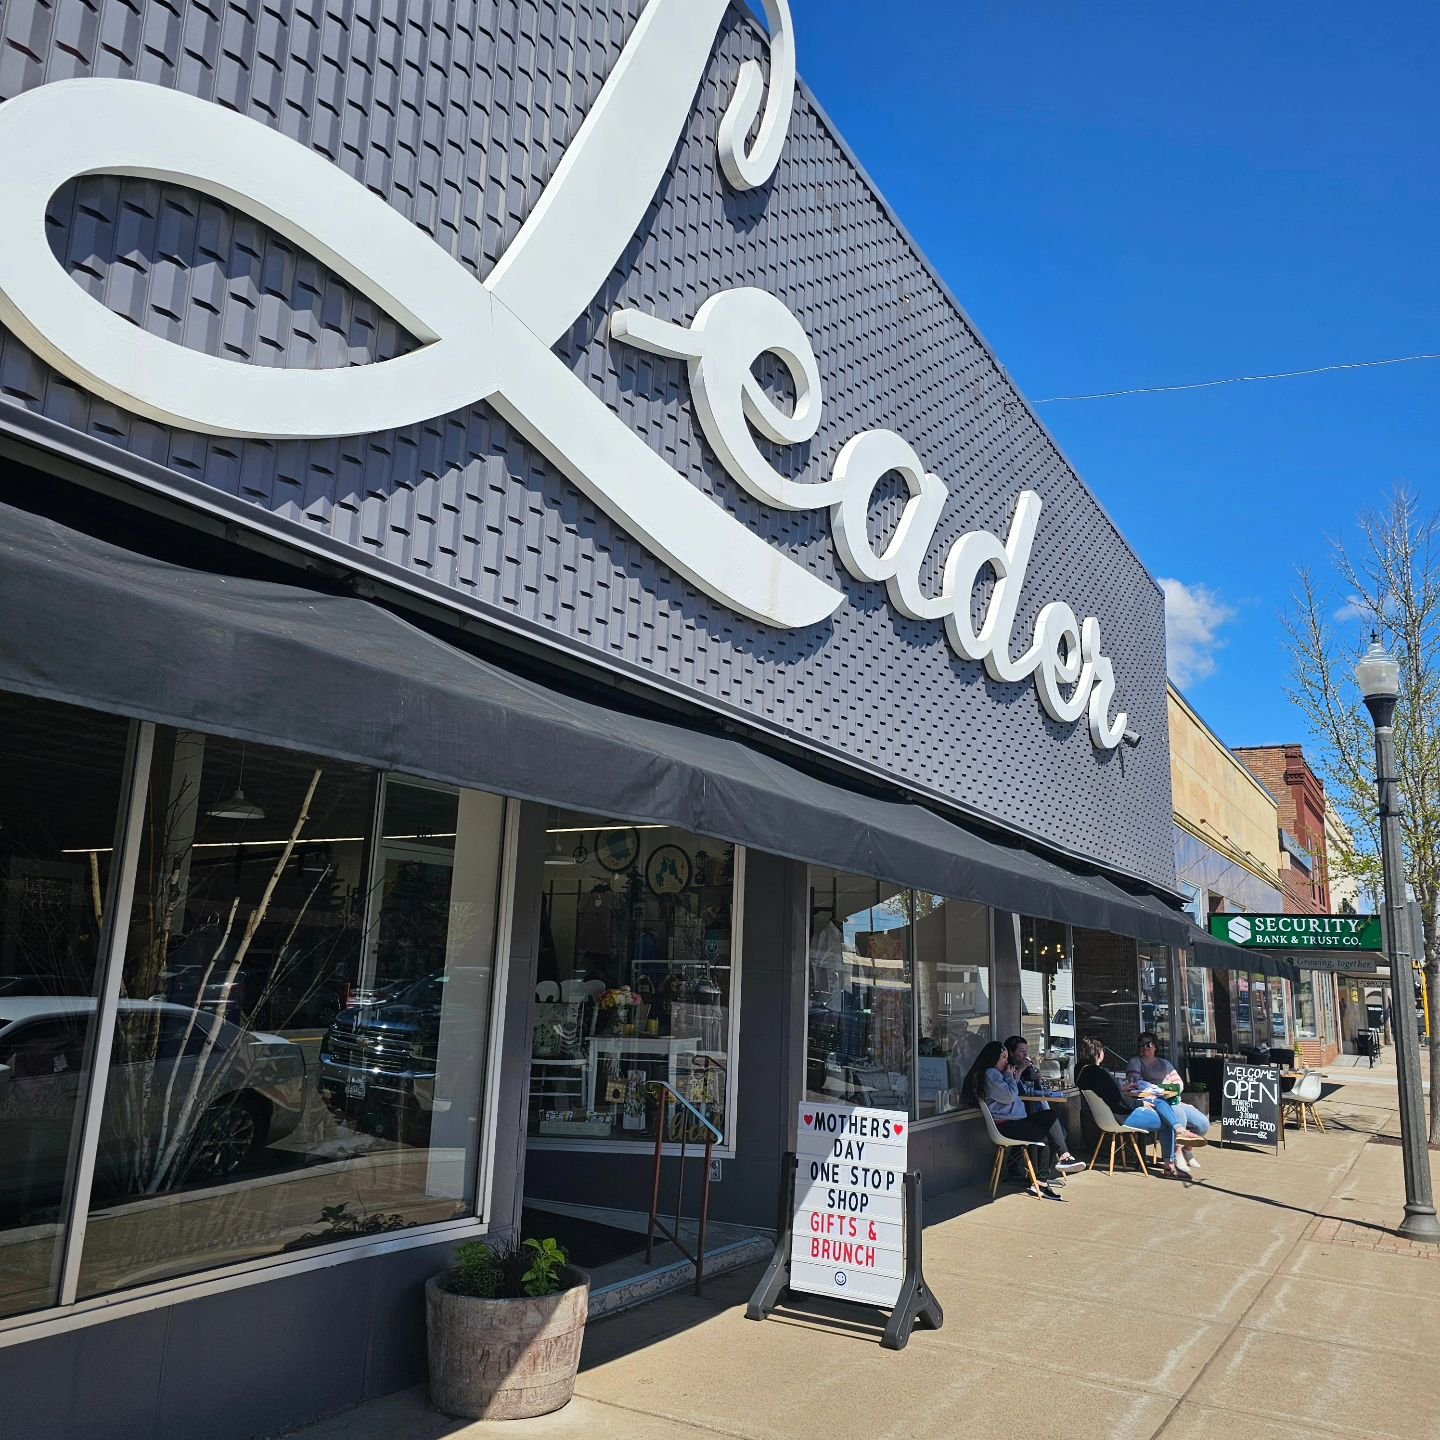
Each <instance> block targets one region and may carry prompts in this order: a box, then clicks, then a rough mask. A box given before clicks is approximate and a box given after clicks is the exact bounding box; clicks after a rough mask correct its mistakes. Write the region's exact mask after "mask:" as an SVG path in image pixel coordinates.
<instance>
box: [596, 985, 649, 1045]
mask: <svg viewBox="0 0 1440 1440" xmlns="http://www.w3.org/2000/svg"><path fill="white" fill-rule="evenodd" d="M595 1003H596V1006H597V1007H598V1010H599V1025H598V1027H597V1028H598V1029H600V1030H602V1031H603V1032H605V1033H607V1034H611V1035H613V1034H618V1033H619V1032H620V1031H621V1030H623V1029H624V1027H625V1025H626V1023H627V1022H629V1021H630V1020H631V1019H632V1017H633V1016H634V1014H635V1007H636V1006H637V1005H638V1004H639V1003H640V997H639V996H638V995H637V994H636V993H635V992H634V991H633V990H631V989H630V988H629V987H628V986H624V985H620V986H612V987H611V988H610V989H609V990H602V991H601V992H600V994H599V996H598V997H597V999H596V1001H595Z"/></svg>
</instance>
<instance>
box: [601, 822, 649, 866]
mask: <svg viewBox="0 0 1440 1440" xmlns="http://www.w3.org/2000/svg"><path fill="white" fill-rule="evenodd" d="M639 855H640V832H639V831H638V830H636V829H635V828H634V827H633V826H628V825H627V826H626V827H625V828H624V829H623V830H600V831H597V832H596V835H595V858H596V859H597V860H598V861H599V862H600V863H601V864H602V865H603V866H604V867H605V868H606V869H607V870H615V871H620V870H628V869H629V868H630V867H631V866H632V865H633V864H634V863H635V861H636V860H637V859H638V858H639Z"/></svg>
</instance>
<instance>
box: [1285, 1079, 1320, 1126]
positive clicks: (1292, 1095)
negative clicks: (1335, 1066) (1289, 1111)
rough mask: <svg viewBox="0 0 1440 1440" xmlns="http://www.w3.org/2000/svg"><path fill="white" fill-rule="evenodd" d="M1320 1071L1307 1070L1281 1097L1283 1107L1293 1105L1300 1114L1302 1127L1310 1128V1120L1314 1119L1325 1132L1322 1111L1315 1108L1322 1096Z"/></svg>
mask: <svg viewBox="0 0 1440 1440" xmlns="http://www.w3.org/2000/svg"><path fill="white" fill-rule="evenodd" d="M1320 1079H1321V1076H1320V1072H1319V1071H1318V1070H1307V1071H1306V1072H1305V1073H1304V1074H1303V1075H1302V1076H1301V1077H1300V1078H1299V1079H1298V1080H1297V1081H1296V1082H1295V1083H1294V1084H1293V1085H1292V1086H1291V1087H1290V1089H1289V1090H1287V1091H1286V1092H1285V1093H1284V1094H1283V1095H1282V1096H1281V1097H1280V1104H1281V1106H1282V1108H1283V1107H1284V1106H1286V1105H1293V1106H1294V1107H1295V1109H1296V1110H1297V1111H1298V1112H1299V1115H1300V1128H1301V1129H1302V1130H1308V1129H1309V1128H1310V1121H1311V1120H1313V1121H1314V1122H1315V1124H1316V1125H1317V1126H1318V1127H1319V1129H1320V1133H1321V1134H1322V1135H1323V1134H1324V1133H1325V1122H1324V1121H1323V1120H1322V1119H1321V1118H1320V1112H1319V1111H1318V1110H1317V1109H1316V1108H1315V1102H1316V1101H1317V1100H1318V1099H1319V1098H1320Z"/></svg>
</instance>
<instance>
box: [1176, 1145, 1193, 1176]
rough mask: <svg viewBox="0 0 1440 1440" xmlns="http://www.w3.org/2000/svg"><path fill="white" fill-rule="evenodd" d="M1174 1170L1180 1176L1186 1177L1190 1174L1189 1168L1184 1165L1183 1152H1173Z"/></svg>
mask: <svg viewBox="0 0 1440 1440" xmlns="http://www.w3.org/2000/svg"><path fill="white" fill-rule="evenodd" d="M1175 1168H1176V1169H1177V1170H1178V1171H1179V1172H1180V1173H1181V1174H1182V1175H1188V1174H1189V1173H1190V1166H1189V1165H1188V1164H1187V1163H1186V1160H1185V1152H1184V1151H1183V1150H1177V1151H1176V1152H1175Z"/></svg>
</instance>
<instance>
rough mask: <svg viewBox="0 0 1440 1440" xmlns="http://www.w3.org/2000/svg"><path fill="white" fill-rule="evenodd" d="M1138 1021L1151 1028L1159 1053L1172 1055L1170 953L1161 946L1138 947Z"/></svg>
mask: <svg viewBox="0 0 1440 1440" xmlns="http://www.w3.org/2000/svg"><path fill="white" fill-rule="evenodd" d="M1140 1023H1141V1025H1142V1026H1143V1027H1144V1028H1145V1029H1146V1030H1153V1031H1154V1032H1155V1036H1156V1039H1158V1040H1159V1042H1160V1045H1159V1053H1160V1054H1161V1055H1167V1056H1168V1055H1172V1054H1173V1053H1174V1046H1173V1044H1172V1043H1171V1040H1172V1035H1173V1031H1172V1029H1171V1015H1170V952H1169V950H1168V949H1166V947H1165V946H1163V945H1142V946H1141V947H1140Z"/></svg>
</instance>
